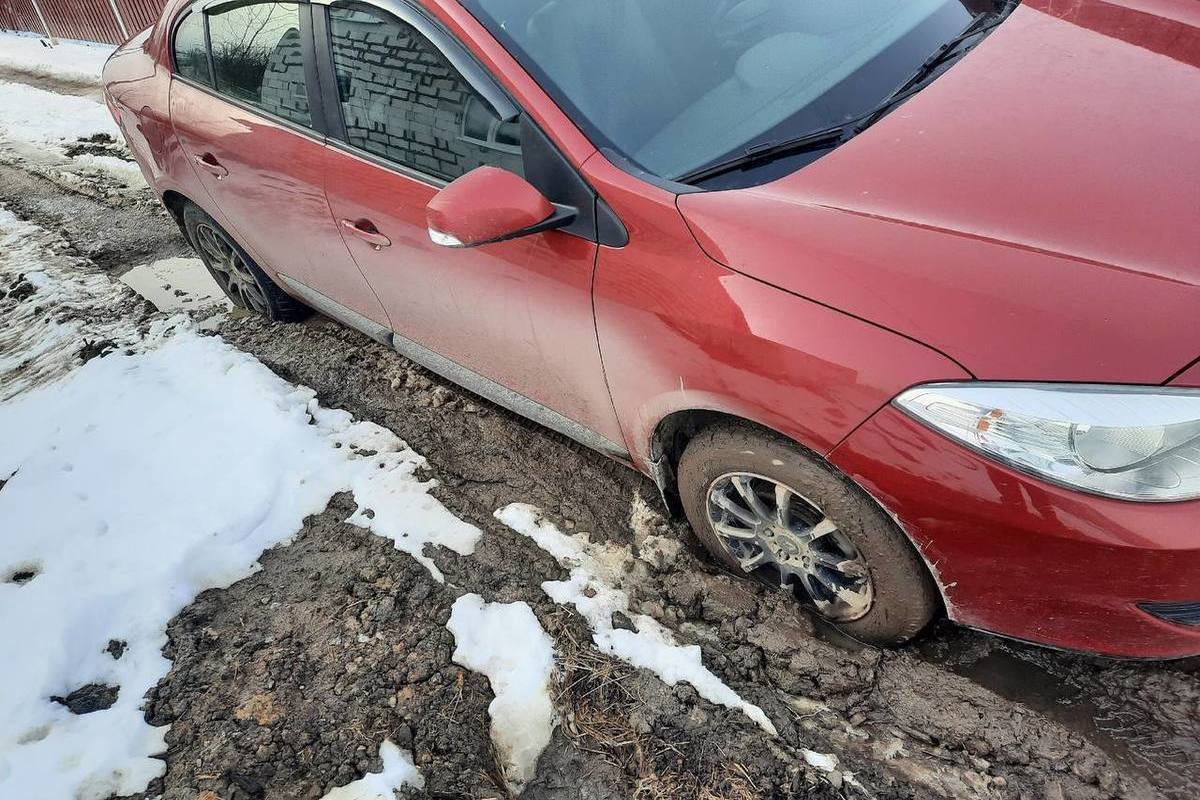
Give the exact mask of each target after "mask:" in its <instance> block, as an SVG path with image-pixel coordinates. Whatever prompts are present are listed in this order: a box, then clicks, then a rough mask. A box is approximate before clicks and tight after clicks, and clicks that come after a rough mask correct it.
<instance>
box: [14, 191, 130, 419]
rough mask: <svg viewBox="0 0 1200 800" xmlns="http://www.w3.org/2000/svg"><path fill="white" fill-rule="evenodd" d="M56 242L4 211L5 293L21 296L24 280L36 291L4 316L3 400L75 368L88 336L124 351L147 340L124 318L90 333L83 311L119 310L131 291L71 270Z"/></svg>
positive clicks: (93, 323)
mask: <svg viewBox="0 0 1200 800" xmlns="http://www.w3.org/2000/svg"><path fill="white" fill-rule="evenodd" d="M56 243H57V240H56V238H55V237H54V236H52V235H51V234H48V233H46V232H45V231H43V230H42V229H41V228H38V227H37V226H35V225H30V224H29V223H26V222H22V221H21V220H18V219H17V218H16V217H14V216H13V215H12V214H11V213H10V212H9V211H7V210H6V209H4V208H0V289H5V290H7V291H9V292H10V293H12V292H14V291H15V292H21V291H23V289H22V288H17V287H19V286H20V284H21V283H22V281H23V282H26V283H28V284H29V286H28V289H32V294H29V295H28V296H27V297H24V299H20V298H19V296H18V295H17V294H14V295H13V296H12V297H9V298H8V301H7V302H8V303H11V304H13V306H12V307H10V308H9V309H7V310H6V311H5V313H4V314H3V315H0V401H3V400H6V399H8V398H10V397H13V396H14V395H16V394H18V393H20V392H22V391H25V390H26V389H28V388H30V387H31V386H36V385H37V384H39V383H42V382H45V381H47V380H51V379H53V378H57V377H59V376H61V375H63V374H65V373H66V372H68V371H69V370H71V369H72V368H73V367H74V366H75V365H76V364H77V363H78V355H77V354H78V352H79V346H80V344H82V343H83V341H84V340H85V338H86V339H90V340H92V341H96V340H108V341H111V342H112V343H113V344H114V345H116V346H125V345H128V344H131V343H133V342H135V341H137V340H138V339H139V338H140V337H139V336H138V333H137V331H136V329H135V328H134V326H133V325H132V324H131V323H130V322H128V321H126V320H123V319H117V320H106V321H104V322H96V321H89V322H88V323H87V327H86V330H85V328H84V323H83V322H82V321H81V320H80V319H79V316H80V312H86V311H87V310H89V309H95V308H105V307H112V306H113V305H116V304H118V303H120V302H121V300H122V299H123V298H124V297H125V292H124V290H122V289H121V287H119V286H116V285H115V284H113V282H112V281H111V280H109V279H108V278H107V277H106V276H104V275H100V274H97V273H94V272H81V271H78V270H71V269H70V268H69V267H70V262H71V259H68V258H66V257H63V256H59V255H57V254H56V253H55V252H54V249H53V248H54V246H55V245H56Z"/></svg>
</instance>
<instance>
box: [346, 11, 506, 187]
mask: <svg viewBox="0 0 1200 800" xmlns="http://www.w3.org/2000/svg"><path fill="white" fill-rule="evenodd" d="M335 14H337V18H336V19H335V20H334V21H333V24H332V29H333V34H334V38H333V49H334V58H335V62H336V64H337V69H338V83H339V84H340V86H341V90H342V92H343V94H344V95H345V93H346V92H347V91H348V93H349V96H348V97H347V98H346V99H347V102H345V103H344V104H343V109H344V114H345V117H346V133H347V138H348V139H350V141H351V143H352V144H355V145H356V146H359V147H362V148H363V149H365V150H369V151H371V152H373V153H376V154H378V155H381V156H384V157H385V158H388V159H390V160H393V161H398V162H400V163H402V164H407V165H409V166H412V167H414V168H415V169H418V170H420V171H422V172H426V173H430V174H434V175H437V176H439V177H442V178H446V179H450V180H452V179H454V178H457V177H458V176H460V175H462V174H464V173H466V172H469V171H471V170H472V169H474V168H476V167H478V166H482V165H484V164H489V165H492V166H498V167H503V168H504V169H508V170H510V171H512V172H516V173H517V174H521V156H520V154H519V153H512V152H506V151H505V150H504V149H503V148H502V147H497V146H494V145H486V144H477V143H476V142H474V141H471V140H470V139H468V138H465V137H464V136H463V116H464V113H465V106H466V104H467V103H468V97H469V95H471V94H473V93H472V91H471V89H470V87H469V86H467V84H466V83H465V82H464V81H463V80H462V78H460V77H459V76H458V74H457V72H456V71H455V70H454V68H453V67H451V66H450V64H449V63H448V62H447V61H446V60H445V58H444V57H443V56H442V55H441V53H439V52H438V51H437V50H436V49H434V48H433V47H432V45H430V44H429V43H428V42H427V41H426V40H425V39H424V38H423V37H421V36H420V35H419V34H417V33H416V32H415V31H412V30H411V29H410V28H408V26H403V25H400V24H398V23H392V22H383V21H381V20H378V19H377V18H375V17H373V16H371V15H368V14H363V13H359V12H349V13H347V12H335ZM475 102H478V103H482V101H479V100H476V101H475ZM482 108H486V105H481V106H480V109H482ZM472 132H474V130H473V131H472Z"/></svg>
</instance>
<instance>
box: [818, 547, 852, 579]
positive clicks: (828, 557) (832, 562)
mask: <svg viewBox="0 0 1200 800" xmlns="http://www.w3.org/2000/svg"><path fill="white" fill-rule="evenodd" d="M810 555H811V557H812V560H813V563H814V564H816V565H817V566H819V567H826V568H827V569H831V570H833V571H834V572H840V573H842V574H847V575H848V574H849V573H847V572H846V570H845V569H843V568H842V567H843V566H844V565H847V564H853V563H854V562H853V561H847V560H846V559H845V558H842V557H841V556H835V555H833V554H832V553H822V552H821V551H820V550H813V551H811V552H810Z"/></svg>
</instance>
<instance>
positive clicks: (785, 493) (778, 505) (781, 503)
mask: <svg viewBox="0 0 1200 800" xmlns="http://www.w3.org/2000/svg"><path fill="white" fill-rule="evenodd" d="M792 497H793V495H792V490H791V489H789V488H787V487H786V486H784V485H783V484H782V483H777V484H775V522H776V523H777V524H778V525H779V526H780V527H783V528H786V527H787V526H788V521H789V520H790V519H791V516H792Z"/></svg>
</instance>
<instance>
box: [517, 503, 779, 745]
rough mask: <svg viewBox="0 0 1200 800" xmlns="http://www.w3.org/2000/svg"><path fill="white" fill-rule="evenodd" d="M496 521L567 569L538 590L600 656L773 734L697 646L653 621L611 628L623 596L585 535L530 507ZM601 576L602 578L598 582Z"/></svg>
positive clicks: (605, 559)
mask: <svg viewBox="0 0 1200 800" xmlns="http://www.w3.org/2000/svg"><path fill="white" fill-rule="evenodd" d="M496 518H497V519H498V520H500V521H501V522H503V523H504V524H505V525H507V526H508V527H510V528H512V529H513V530H514V531H516V532H517V533H520V534H522V535H524V536H528V537H529V538H531V539H533V541H534V542H535V543H536V544H537V545H538V546H539V547H541V548H542V549H543V550H545V551H546V552H547V553H549V554H550V555H552V556H554V558H555V560H556V561H558V563H559V564H560V565H561V566H563V567H564V568H568V569H570V570H571V577H570V579H569V580H566V581H546V582H545V583H543V584H542V590H543V591H544V592H545V593H546V594H547V595H549V596H550V598H551V599H552V600H554V602H556V603H560V604H564V605H573V606H574V607H575V609H576V610H577V611H578V612H579V613H580V614H582V615H583V617H584V619H586V620H587V621H588V624H589V625H590V626H591V628H592V640H593V641H594V642H595V644H596V646H597V647H598V648H599V649H600V650H601V652H604V653H608V654H609V655H612V656H615V657H617V658H619V659H621V660H622V661H625V662H626V663H628V664H631V665H633V666H635V667H639V668H643V669H648V670H650V671H651V672H654V673H655V674H656V675H658V676H659V677H660V678H662V680H663V681H664V682H666V683H667V684H669V685H672V686H674V685H675V684H676V683H678V682H679V681H686V682H688V683H690V684H691V685H692V686H693V687H694V688H695V689H696V691H697V692H699V693H700V696H701V697H704V698H705V699H706V700H709V701H710V702H713V703H717V704H719V705H723V706H727V707H729V708H734V709H740V710H741V711H742V712H743V713H745V714H746V716H747V717H749V718H750V719H751V720H753V721H754V722H756V723H757V724H758V725H759V726H761V727H762V729H763V730H765V731H766V732H768V733H770V734H772V735H775V733H776V731H775V726H774V725H773V724H772V723H771V720H770V719H768V718H767V715H766V714H765V713H763V710H762V709H761V708H759V707H758V706H756V705H753V704H752V703H748V702H746V701H745V700H743V699H742V698H741V696H740V695H738V693H737V692H735V691H734V690H733V689H731V688H729V686H727V685H726V684H725V683H724V682H723V681H722V680H721V679H720V678H718V677H717V676H716V675H714V674H713V673H712V672H711V671H710V670H709V669H708V668H707V667H705V666H704V664H703V662H702V660H701V653H700V648H699V647H698V646H697V645H686V646H685V645H680V644H676V642H675V639H674V637H673V636H672V634H671V631H669V630H668V629H666V628H664V627H663V626H662V625H660V624H659V623H658V622H657V621H656V620H655V619H654V618H653V617H649V616H646V615H644V614H639V615H635V616H633V617H632V619H633V623H634V625H635V626H636V628H637V630H636V631H629V630H625V629H623V628H614V627H613V624H612V615H613V613H614V612H616V611H620V612H622V613H626V612H628V610H629V597H628V596H627V595H626V594H625V592H623V591H621V590H619V589H615V588H613V587H612V586H611V585H610V583H609V582H608V581H612V580H613V577H612V576H613V574H614V570H613V566H612V558H611V556H610V555H609V554H610V553H611V551H610V550H608V549H605V548H601V549H600V550H599V552H600V553H602V554H604V555H602V556H601V557H597V551H596V550H594V548H593V547H592V546H591V545H590V544H589V543H588V539H587V536H586V535H585V534H577V535H576V536H567V535H566V534H564V533H562V532H561V531H559V530H558V529H557V528H556V527H555V526H554V525H553V523H551V522H549V521H548V520H547V519H546V518H545V517H544V515H543V514H542V512H541V511H540V510H539V509H537V508H535V507H534V506H530V505H526V504H524V503H513V504H512V505H508V506H505V507H504V508H502V509H500V510H498V511H497V512H496ZM605 575H607V576H608V577H607V578H606V577H603V576H605Z"/></svg>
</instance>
